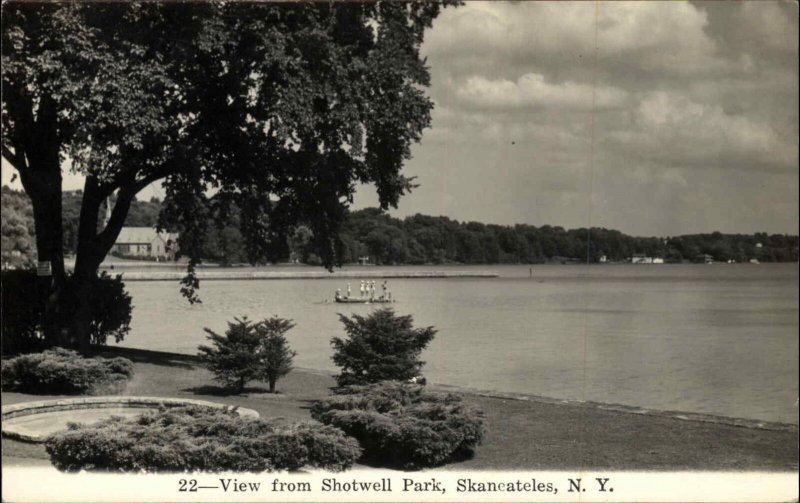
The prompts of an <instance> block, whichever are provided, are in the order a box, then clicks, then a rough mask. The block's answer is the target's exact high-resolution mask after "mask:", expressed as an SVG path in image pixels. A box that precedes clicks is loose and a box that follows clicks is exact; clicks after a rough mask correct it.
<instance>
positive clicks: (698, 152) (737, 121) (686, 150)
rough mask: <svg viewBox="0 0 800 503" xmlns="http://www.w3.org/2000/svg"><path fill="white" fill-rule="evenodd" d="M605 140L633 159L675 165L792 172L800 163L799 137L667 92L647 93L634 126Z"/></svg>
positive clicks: (614, 133)
mask: <svg viewBox="0 0 800 503" xmlns="http://www.w3.org/2000/svg"><path fill="white" fill-rule="evenodd" d="M605 139H606V140H607V141H606V142H605V145H610V146H611V147H612V148H614V149H615V150H616V152H617V153H618V154H620V155H622V156H625V157H627V158H628V159H631V158H633V159H636V160H637V161H638V162H642V161H656V162H659V163H661V164H664V165H672V166H686V167H692V168H709V167H713V168H717V169H722V170H729V169H747V170H753V171H782V172H792V171H794V170H795V169H796V165H797V161H798V158H797V140H796V138H795V139H792V140H790V139H787V138H786V137H785V136H783V135H781V134H780V133H778V132H777V131H776V130H775V128H774V127H773V126H772V125H771V124H768V123H762V122H756V121H753V120H751V119H749V118H747V117H745V116H742V115H729V114H727V113H725V111H724V110H723V108H722V107H721V106H717V105H708V104H703V103H697V102H694V101H692V100H690V99H689V98H687V97H685V96H681V95H676V94H669V93H665V92H654V93H650V94H647V95H645V96H644V97H643V98H642V99H641V100H640V101H639V105H638V107H637V109H636V111H635V112H634V114H633V116H632V121H631V124H630V127H628V128H625V129H624V130H616V131H610V132H608V133H607V135H606V136H605Z"/></svg>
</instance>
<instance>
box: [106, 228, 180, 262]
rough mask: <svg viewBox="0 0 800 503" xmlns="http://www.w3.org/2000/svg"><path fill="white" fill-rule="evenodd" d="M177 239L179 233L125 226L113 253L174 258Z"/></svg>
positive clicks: (113, 248)
mask: <svg viewBox="0 0 800 503" xmlns="http://www.w3.org/2000/svg"><path fill="white" fill-rule="evenodd" d="M177 241H178V235H177V234H175V233H168V232H156V230H155V229H154V228H152V227H123V228H122V230H120V233H119V237H118V238H117V241H116V242H115V243H114V246H112V247H111V253H112V254H114V255H117V256H120V257H137V258H140V257H141V258H153V259H169V260H172V259H174V258H175V252H176V251H177V249H178V248H177Z"/></svg>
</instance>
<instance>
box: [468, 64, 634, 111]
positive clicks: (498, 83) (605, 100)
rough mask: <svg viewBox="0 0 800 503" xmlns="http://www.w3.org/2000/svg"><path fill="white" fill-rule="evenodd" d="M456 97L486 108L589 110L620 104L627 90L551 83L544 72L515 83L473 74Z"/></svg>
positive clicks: (523, 76)
mask: <svg viewBox="0 0 800 503" xmlns="http://www.w3.org/2000/svg"><path fill="white" fill-rule="evenodd" d="M456 96H457V97H458V98H459V99H460V100H462V101H463V102H464V103H465V104H467V105H473V106H477V107H480V108H489V109H509V108H515V109H519V108H528V107H531V108H557V109H564V110H590V109H592V108H594V109H605V108H616V107H621V106H622V105H624V104H625V101H626V98H627V93H626V92H625V91H623V90H621V89H616V88H613V87H607V86H600V87H596V88H594V87H593V86H591V85H589V84H579V83H576V82H571V81H566V82H561V83H559V84H552V83H548V82H546V81H545V78H544V76H543V75H540V74H537V73H526V74H525V75H522V76H521V77H519V78H518V79H517V80H516V81H514V82H512V81H510V80H506V79H500V80H490V79H487V78H485V77H483V76H480V75H476V76H472V77H469V78H468V79H467V80H466V81H465V82H464V83H463V84H462V85H460V86H459V87H458V88H457V89H456Z"/></svg>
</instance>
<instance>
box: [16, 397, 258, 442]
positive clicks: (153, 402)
mask: <svg viewBox="0 0 800 503" xmlns="http://www.w3.org/2000/svg"><path fill="white" fill-rule="evenodd" d="M183 405H194V406H199V407H211V408H215V409H223V410H229V411H235V412H236V413H238V414H239V415H240V416H242V417H250V418H257V417H258V412H256V411H254V410H252V409H246V408H244V407H236V406H233V405H225V404H221V403H215V402H206V401H204V400H189V399H180V398H159V397H147V396H94V397H87V398H67V399H63V400H46V401H40V402H22V403H16V404H14V405H4V406H3V407H2V421H3V436H4V437H7V438H13V439H15V440H22V441H24V442H37V443H39V442H44V441H45V440H46V439H47V437H48V436H50V435H51V434H53V433H55V432H57V431H62V430H65V429H67V423H83V424H92V423H96V422H98V421H102V420H104V419H108V418H110V417H112V416H122V417H125V418H132V417H136V416H138V415H139V414H142V413H144V412H147V411H150V410H154V409H158V408H159V407H161V406H164V407H178V406H183Z"/></svg>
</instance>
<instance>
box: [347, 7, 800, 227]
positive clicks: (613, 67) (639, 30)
mask: <svg viewBox="0 0 800 503" xmlns="http://www.w3.org/2000/svg"><path fill="white" fill-rule="evenodd" d="M797 15H798V13H797V5H796V4H794V3H773V2H701V3H685V2H642V3H638V2H600V3H593V2H576V3H569V2H558V3H555V2H553V3H550V2H514V3H505V2H467V3H466V4H465V5H463V6H461V7H458V8H455V9H445V10H444V11H443V13H442V14H440V16H439V18H437V20H436V21H435V22H434V26H433V28H432V29H431V30H430V31H429V32H428V33H427V35H426V40H425V44H424V46H423V53H424V54H425V55H426V56H427V57H428V64H429V66H430V71H431V76H432V86H431V88H430V95H431V97H432V99H433V101H434V102H435V105H436V108H435V110H434V112H433V123H432V127H431V128H430V129H429V130H427V131H426V133H425V134H424V137H423V140H422V142H421V144H419V145H417V146H416V147H415V148H414V149H413V152H412V153H413V156H414V157H413V159H412V160H411V161H409V162H408V163H407V165H406V169H405V173H406V174H407V175H412V176H416V177H417V182H418V183H419V184H420V187H419V188H417V189H416V190H415V191H414V192H413V193H412V194H411V195H408V196H406V197H405V198H403V199H401V201H400V204H399V206H398V209H397V210H395V211H392V214H393V215H396V216H405V215H410V214H414V213H418V212H419V213H423V214H432V215H446V216H449V217H451V218H455V219H458V220H462V221H463V220H475V221H483V222H491V223H499V224H513V223H529V224H533V225H544V224H549V225H561V226H563V227H566V228H576V227H588V226H600V227H607V228H615V229H619V230H622V231H623V232H626V233H629V234H634V235H642V236H651V235H657V236H667V235H676V234H687V233H695V232H711V231H714V230H719V231H721V232H742V233H751V232H756V231H765V232H770V233H773V232H774V233H792V234H796V233H797V229H798V68H797V58H798V47H797V38H798V31H797V30H798V25H797ZM373 192H374V191H373V190H372V189H371V188H364V189H363V190H360V191H359V195H360V196H361V197H359V198H358V199H357V203H358V204H359V205H369V204H374V203H375V197H374V196H373V195H372V193H373Z"/></svg>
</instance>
